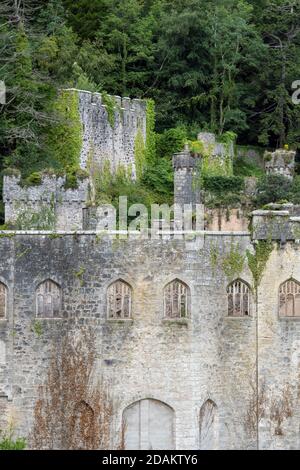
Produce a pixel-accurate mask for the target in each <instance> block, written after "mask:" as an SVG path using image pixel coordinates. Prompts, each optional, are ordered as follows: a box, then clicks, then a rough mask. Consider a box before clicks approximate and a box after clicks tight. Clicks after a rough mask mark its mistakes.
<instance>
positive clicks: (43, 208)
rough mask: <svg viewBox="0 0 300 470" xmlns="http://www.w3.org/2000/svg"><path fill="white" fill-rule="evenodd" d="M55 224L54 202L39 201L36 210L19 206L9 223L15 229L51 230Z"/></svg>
mask: <svg viewBox="0 0 300 470" xmlns="http://www.w3.org/2000/svg"><path fill="white" fill-rule="evenodd" d="M55 224H56V214H55V203H54V200H53V198H52V199H51V201H50V204H44V203H40V205H39V208H38V210H34V209H31V208H23V207H22V208H21V210H19V211H18V215H17V218H16V220H15V221H14V222H13V223H12V224H11V225H12V226H13V228H14V229H16V230H53V229H54V227H55Z"/></svg>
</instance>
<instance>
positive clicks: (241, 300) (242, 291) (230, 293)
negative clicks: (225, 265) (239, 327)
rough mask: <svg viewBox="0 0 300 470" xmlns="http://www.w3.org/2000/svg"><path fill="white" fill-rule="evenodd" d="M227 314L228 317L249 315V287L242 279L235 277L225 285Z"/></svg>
mask: <svg viewBox="0 0 300 470" xmlns="http://www.w3.org/2000/svg"><path fill="white" fill-rule="evenodd" d="M227 314H228V316H229V317H247V316H250V315H251V287H250V285H249V284H248V282H246V281H244V280H243V279H239V278H238V279H235V280H234V281H232V282H231V283H230V284H228V286H227Z"/></svg>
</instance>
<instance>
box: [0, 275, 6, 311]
mask: <svg viewBox="0 0 300 470" xmlns="http://www.w3.org/2000/svg"><path fill="white" fill-rule="evenodd" d="M6 305H7V287H6V285H5V284H3V283H2V282H0V319H1V318H2V319H3V318H5V317H6Z"/></svg>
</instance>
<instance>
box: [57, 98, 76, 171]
mask: <svg viewBox="0 0 300 470" xmlns="http://www.w3.org/2000/svg"><path fill="white" fill-rule="evenodd" d="M54 111H55V113H56V116H57V124H56V125H54V126H53V127H52V129H51V132H50V133H49V148H50V151H51V152H52V158H53V160H54V161H55V162H57V163H58V164H59V166H60V168H62V169H64V170H67V171H69V169H70V168H72V169H74V168H79V165H80V152H81V148H82V123H81V119H80V114H79V96H78V91H77V90H61V91H60V93H59V95H58V97H57V100H56V101H55V103H54Z"/></svg>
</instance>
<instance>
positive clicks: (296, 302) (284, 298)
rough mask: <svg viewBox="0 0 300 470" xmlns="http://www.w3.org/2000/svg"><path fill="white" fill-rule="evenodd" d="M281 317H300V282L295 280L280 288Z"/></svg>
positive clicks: (284, 283) (287, 281) (288, 281)
mask: <svg viewBox="0 0 300 470" xmlns="http://www.w3.org/2000/svg"><path fill="white" fill-rule="evenodd" d="M279 316H280V317H300V282H299V281H297V280H296V279H294V278H290V279H287V280H286V281H284V282H283V283H282V284H280V286H279Z"/></svg>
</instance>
